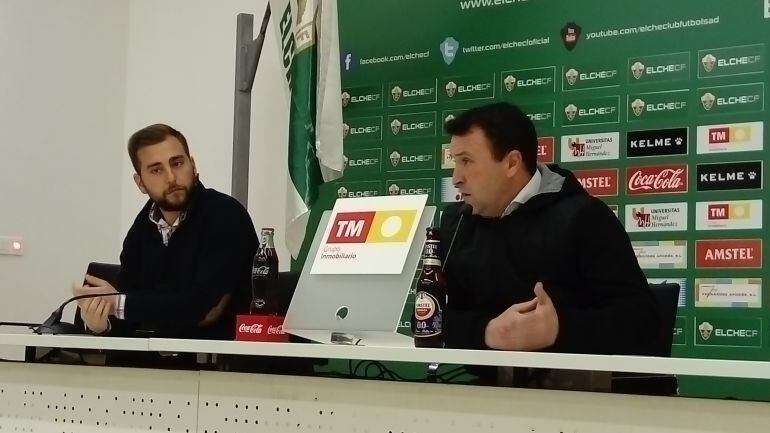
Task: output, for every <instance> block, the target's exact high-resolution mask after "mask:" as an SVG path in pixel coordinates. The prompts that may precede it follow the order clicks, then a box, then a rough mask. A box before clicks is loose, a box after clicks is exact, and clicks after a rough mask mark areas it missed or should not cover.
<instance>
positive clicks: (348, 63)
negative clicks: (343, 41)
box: [342, 53, 353, 71]
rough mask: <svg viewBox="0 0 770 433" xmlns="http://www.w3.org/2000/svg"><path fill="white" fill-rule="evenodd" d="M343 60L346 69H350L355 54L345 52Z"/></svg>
mask: <svg viewBox="0 0 770 433" xmlns="http://www.w3.org/2000/svg"><path fill="white" fill-rule="evenodd" d="M342 62H343V63H344V64H345V70H346V71H349V70H350V68H351V66H352V63H353V54H351V53H345V57H344V58H343V60H342Z"/></svg>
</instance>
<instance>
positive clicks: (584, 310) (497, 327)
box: [441, 103, 659, 354]
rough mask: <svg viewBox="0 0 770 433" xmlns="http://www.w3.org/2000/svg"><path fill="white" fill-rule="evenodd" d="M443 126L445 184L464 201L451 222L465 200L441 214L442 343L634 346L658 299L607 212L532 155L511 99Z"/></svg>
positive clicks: (599, 349)
mask: <svg viewBox="0 0 770 433" xmlns="http://www.w3.org/2000/svg"><path fill="white" fill-rule="evenodd" d="M446 130H447V132H448V133H449V134H451V135H452V140H451V152H452V155H453V156H454V158H455V164H456V166H455V169H454V173H453V177H452V178H453V182H454V184H455V186H456V187H457V188H458V189H459V191H460V192H461V193H462V196H463V200H464V202H465V203H466V204H468V205H470V206H472V214H470V215H464V216H463V218H462V221H461V222H460V225H459V229H458V222H459V221H460V209H461V205H462V203H458V204H456V205H451V206H449V207H448V208H447V209H446V210H445V211H444V213H443V216H442V218H441V234H442V237H443V238H442V242H441V247H442V250H443V257H444V259H445V266H446V267H445V276H446V280H447V291H448V304H447V312H446V328H445V329H446V338H447V340H446V344H447V346H448V347H454V348H466V349H498V350H520V351H536V350H543V351H553V352H574V353H593V354H640V353H639V352H643V351H644V350H645V349H644V347H645V345H646V344H648V343H650V342H651V341H652V340H653V339H654V338H655V337H656V336H657V329H658V327H659V325H658V322H659V311H658V305H657V302H656V300H655V298H654V296H653V294H652V292H651V291H650V289H649V287H648V285H647V282H646V279H645V276H644V274H643V273H642V270H641V268H640V267H639V264H638V262H637V260H636V257H635V255H634V252H633V249H632V247H631V242H630V240H629V238H628V235H627V234H626V232H625V230H624V229H623V227H622V225H621V224H620V222H619V221H618V219H617V218H616V217H615V215H614V214H613V212H612V211H611V210H610V209H609V208H608V207H607V206H606V205H605V204H604V203H603V202H602V201H600V200H599V199H596V198H594V197H592V196H590V195H588V194H587V193H586V191H585V190H584V189H583V187H582V186H581V185H580V183H579V182H578V181H577V180H576V178H575V177H574V176H573V175H572V173H570V172H569V171H567V170H564V169H561V168H559V167H557V166H555V165H551V166H546V165H542V164H538V163H537V162H536V160H537V136H536V133H535V128H534V126H533V124H532V122H531V121H530V120H529V119H528V118H527V116H526V115H525V114H524V113H523V112H522V111H521V110H520V109H518V108H517V107H515V106H513V105H511V104H507V103H498V104H493V105H487V106H483V107H478V108H474V109H471V110H469V111H467V112H465V113H463V114H462V115H460V116H458V117H457V118H456V119H454V120H452V121H450V122H448V123H447V125H446ZM466 209H467V207H466ZM456 229H458V230H457V235H456V239H455V241H454V245H453V246H452V250H451V254H450V255H449V257H447V256H446V248H447V247H448V246H449V243H450V240H451V238H452V235H453V234H454V233H455V230H456Z"/></svg>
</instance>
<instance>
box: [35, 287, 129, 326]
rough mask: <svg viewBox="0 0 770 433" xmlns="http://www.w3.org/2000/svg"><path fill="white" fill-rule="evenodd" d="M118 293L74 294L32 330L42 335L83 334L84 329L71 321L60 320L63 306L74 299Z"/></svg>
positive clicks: (115, 294)
mask: <svg viewBox="0 0 770 433" xmlns="http://www.w3.org/2000/svg"><path fill="white" fill-rule="evenodd" d="M117 295H119V293H96V294H91V295H79V296H74V297H72V298H69V299H67V300H66V301H64V303H62V304H61V305H60V306H59V308H57V309H55V310H54V311H53V313H51V316H50V317H48V319H46V321H45V322H43V323H42V324H40V325H38V326H37V327H36V328H35V329H33V331H35V334H38V335H43V334H52V335H58V334H83V333H85V332H84V330H83V329H82V328H81V327H79V326H76V325H75V324H72V323H67V322H62V321H61V319H62V314H64V308H65V307H66V306H67V305H69V304H70V303H72V302H74V301H79V300H81V299H88V298H101V297H105V296H117Z"/></svg>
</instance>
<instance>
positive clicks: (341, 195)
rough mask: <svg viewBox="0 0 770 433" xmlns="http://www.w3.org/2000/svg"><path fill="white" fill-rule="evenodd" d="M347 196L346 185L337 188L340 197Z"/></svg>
mask: <svg viewBox="0 0 770 433" xmlns="http://www.w3.org/2000/svg"><path fill="white" fill-rule="evenodd" d="M347 196H348V189H347V188H345V187H344V186H341V187H340V188H339V189H338V190H337V197H339V198H345V197H347Z"/></svg>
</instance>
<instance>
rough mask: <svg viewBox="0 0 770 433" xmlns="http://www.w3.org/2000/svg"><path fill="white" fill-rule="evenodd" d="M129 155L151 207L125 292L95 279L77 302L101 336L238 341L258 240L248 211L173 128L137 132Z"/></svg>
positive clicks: (139, 223)
mask: <svg viewBox="0 0 770 433" xmlns="http://www.w3.org/2000/svg"><path fill="white" fill-rule="evenodd" d="M128 153H129V156H130V157H131V162H132V163H133V166H134V169H135V171H136V173H135V174H134V181H135V182H136V185H137V187H138V188H139V190H140V191H141V192H142V193H144V194H147V195H149V197H150V199H149V200H148V201H147V204H146V205H145V206H144V207H143V208H142V210H141V211H140V212H139V215H137V217H136V220H135V221H134V224H133V225H132V226H131V228H130V229H129V231H128V234H127V235H126V238H125V240H124V242H123V251H122V252H121V254H120V265H121V268H120V276H119V283H118V287H113V286H112V285H111V284H110V283H108V282H107V281H104V280H102V279H99V278H96V277H94V276H90V275H87V276H86V284H84V285H82V286H81V285H79V284H78V285H76V286H75V287H74V288H73V292H74V294H75V295H81V294H91V293H115V296H108V297H102V298H92V299H85V300H81V301H79V306H80V316H81V317H82V319H83V322H84V323H85V325H86V327H87V329H88V330H89V331H90V332H92V333H94V334H99V335H101V334H109V335H119V336H120V335H131V334H132V333H133V332H134V331H136V330H139V329H141V330H148V331H153V332H154V333H155V335H156V336H158V335H160V336H167V337H179V338H185V337H188V338H220V339H231V338H233V335H234V329H235V315H236V313H237V312H239V311H244V310H247V308H248V299H249V297H248V293H249V287H250V275H251V261H252V259H253V257H254V254H255V252H256V249H257V246H258V240H257V234H256V231H255V230H254V225H253V224H252V221H251V217H250V216H249V214H248V212H247V211H246V209H245V208H244V207H243V206H242V205H241V204H240V203H238V201H236V200H235V199H233V198H232V197H230V196H228V195H226V194H222V193H220V192H217V191H215V190H213V189H209V188H206V187H204V186H203V184H202V183H201V182H200V180H199V179H198V172H197V169H196V167H195V161H194V160H193V158H192V157H191V156H190V150H189V148H188V145H187V140H186V139H185V137H184V136H183V135H182V134H181V133H180V132H179V131H177V130H175V129H174V128H172V127H170V126H168V125H162V124H157V125H151V126H148V127H146V128H143V129H141V130H139V131H137V132H136V133H134V134H133V135H132V136H131V138H130V139H129V141H128Z"/></svg>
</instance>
